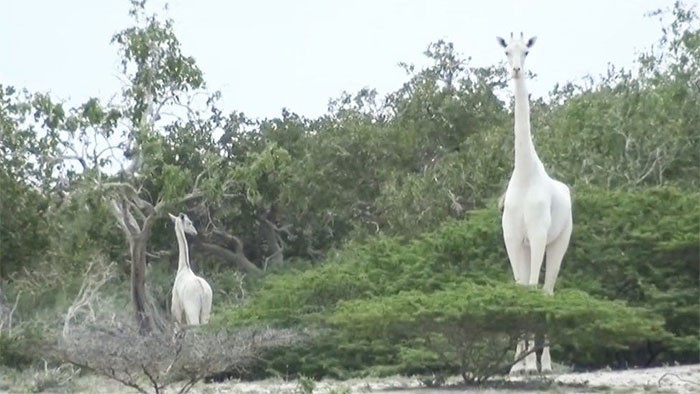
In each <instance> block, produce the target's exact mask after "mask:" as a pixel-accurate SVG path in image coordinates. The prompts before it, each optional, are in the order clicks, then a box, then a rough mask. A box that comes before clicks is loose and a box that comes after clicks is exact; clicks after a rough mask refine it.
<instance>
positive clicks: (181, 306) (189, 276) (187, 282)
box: [168, 213, 212, 325]
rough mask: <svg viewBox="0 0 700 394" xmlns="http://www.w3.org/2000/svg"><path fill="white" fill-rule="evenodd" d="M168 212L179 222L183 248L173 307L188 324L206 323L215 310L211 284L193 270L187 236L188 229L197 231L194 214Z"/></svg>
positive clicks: (180, 247) (178, 318)
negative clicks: (191, 218) (212, 308)
mask: <svg viewBox="0 0 700 394" xmlns="http://www.w3.org/2000/svg"><path fill="white" fill-rule="evenodd" d="M168 215H169V216H170V219H172V221H173V223H175V236H176V237H177V244H178V250H179V256H178V263H177V275H176V276H175V284H174V285H173V298H172V305H171V307H170V311H171V312H172V314H173V316H174V317H175V320H176V321H177V322H178V323H179V324H182V323H183V315H184V318H185V324H190V325H199V324H206V323H207V322H208V321H209V315H210V314H211V300H212V291H211V286H209V283H207V281H206V280H204V278H201V277H199V276H197V275H195V274H194V272H192V269H191V268H190V255H189V251H188V249H187V239H186V238H185V233H188V234H191V235H197V230H196V229H195V228H194V225H192V221H191V220H190V218H189V217H187V215H185V214H184V213H180V214H179V215H178V216H175V215H172V214H170V213H169V214H168Z"/></svg>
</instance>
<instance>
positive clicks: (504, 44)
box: [496, 37, 508, 48]
mask: <svg viewBox="0 0 700 394" xmlns="http://www.w3.org/2000/svg"><path fill="white" fill-rule="evenodd" d="M496 40H498V43H499V44H501V46H502V47H503V48H505V47H507V46H508V44H506V40H504V39H502V38H501V37H496Z"/></svg>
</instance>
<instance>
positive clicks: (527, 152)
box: [514, 75, 540, 176]
mask: <svg viewBox="0 0 700 394" xmlns="http://www.w3.org/2000/svg"><path fill="white" fill-rule="evenodd" d="M514 82H515V169H514V172H515V173H518V174H522V175H523V176H527V175H528V174H530V173H532V172H533V171H535V170H536V169H537V167H538V166H539V165H540V159H539V157H537V152H536V151H535V145H534V144H533V143H532V136H531V134H530V99H529V98H528V94H527V86H526V85H525V76H524V75H521V76H520V78H514Z"/></svg>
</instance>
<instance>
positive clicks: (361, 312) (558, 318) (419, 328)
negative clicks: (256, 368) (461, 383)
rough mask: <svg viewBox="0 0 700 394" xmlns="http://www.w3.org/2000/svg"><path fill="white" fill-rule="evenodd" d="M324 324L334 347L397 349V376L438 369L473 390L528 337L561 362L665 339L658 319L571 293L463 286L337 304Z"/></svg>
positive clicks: (500, 367) (503, 366)
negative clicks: (544, 340)
mask: <svg viewBox="0 0 700 394" xmlns="http://www.w3.org/2000/svg"><path fill="white" fill-rule="evenodd" d="M329 321H330V323H331V324H332V325H333V327H335V328H337V329H338V333H339V334H338V336H339V338H341V340H340V341H339V342H341V343H358V342H359V343H362V341H369V342H378V341H386V342H387V343H393V344H397V345H398V346H395V349H396V350H398V357H397V358H398V361H399V368H398V372H404V373H406V372H413V373H415V372H418V371H419V370H420V369H425V368H426V365H427V366H429V365H431V364H433V365H435V364H436V363H438V365H440V364H442V365H443V366H447V367H448V368H449V369H450V370H453V369H458V370H459V372H460V373H461V374H462V376H463V377H464V379H465V381H477V382H481V381H484V380H485V379H487V378H488V377H490V376H492V375H494V374H496V373H498V372H502V371H505V370H507V369H508V367H510V365H511V363H512V360H513V356H514V355H513V349H514V347H515V344H516V343H517V342H518V341H519V340H521V339H522V338H524V336H525V335H527V333H528V331H530V332H531V330H535V331H537V332H539V333H545V334H547V335H548V337H549V339H550V341H552V342H553V343H554V344H555V345H556V346H566V347H568V348H569V349H572V354H566V356H567V359H568V360H570V359H572V358H575V357H576V352H578V351H579V350H581V349H584V350H585V351H587V352H593V353H595V352H596V351H598V350H601V349H609V348H626V347H627V346H628V345H630V344H638V343H641V342H643V341H644V340H646V339H647V338H663V337H664V336H665V333H664V330H663V328H662V326H663V319H661V318H660V317H654V316H653V315H651V313H649V312H648V311H646V310H643V309H641V308H636V309H635V308H630V307H626V306H624V305H622V304H620V303H614V302H606V301H601V300H597V299H594V298H592V297H590V296H588V295H586V294H585V293H583V292H581V291H578V290H565V291H562V292H560V293H559V294H556V295H555V296H554V297H549V296H547V295H545V294H544V293H542V292H540V291H530V290H529V289H527V288H524V287H521V286H516V285H514V284H492V285H477V284H474V283H471V282H468V281H467V282H463V283H461V284H459V285H456V286H454V287H453V288H450V289H448V290H442V291H436V292H433V293H429V294H426V293H423V292H418V291H408V292H403V293H400V294H397V295H395V296H389V297H380V298H376V299H373V300H356V301H349V302H343V303H341V304H340V305H339V307H338V309H337V310H336V312H335V313H333V315H332V316H331V317H330V319H329Z"/></svg>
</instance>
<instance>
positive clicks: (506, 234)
mask: <svg viewBox="0 0 700 394" xmlns="http://www.w3.org/2000/svg"><path fill="white" fill-rule="evenodd" d="M498 42H499V43H500V44H501V46H502V47H503V48H504V49H505V54H506V56H507V57H508V66H509V68H510V72H511V77H512V79H513V84H514V87H515V165H514V168H513V174H512V175H511V178H510V181H509V182H508V188H507V190H506V193H505V198H504V201H503V217H502V226H503V240H504V242H505V245H506V250H507V252H508V259H509V260H510V265H511V268H512V269H513V276H515V281H516V282H517V283H518V284H521V285H528V286H533V287H537V285H538V284H539V277H540V269H541V268H542V261H543V259H544V258H545V254H546V265H545V277H544V286H543V290H544V291H545V292H546V293H547V294H550V295H552V294H554V284H555V282H556V281H557V276H558V275H559V268H560V267H561V261H562V259H563V258H564V254H565V253H566V250H567V248H568V246H569V239H570V237H571V231H572V228H573V221H572V217H571V196H570V193H569V188H568V187H567V186H566V185H565V184H563V183H561V182H559V181H556V180H554V179H552V178H551V177H550V176H549V175H548V174H547V171H546V170H545V168H544V165H543V164H542V161H540V159H539V157H537V152H536V151H535V146H534V145H533V143H532V138H531V135H530V103H529V99H528V93H527V88H526V86H525V80H526V72H525V68H524V65H525V58H526V57H527V54H528V52H529V51H530V48H532V46H533V44H534V43H535V38H534V37H533V38H530V39H529V40H527V41H525V40H524V39H523V36H522V33H521V35H520V38H519V39H514V38H513V34H512V33H511V37H510V41H509V42H506V41H505V40H504V39H503V38H500V37H498ZM530 339H531V338H530ZM533 345H534V341H532V340H527V341H521V342H520V343H519V344H518V347H517V350H516V357H518V355H520V354H522V353H521V352H523V351H529V350H530V349H531V347H532V346H533ZM551 370H552V360H551V357H550V354H549V346H546V347H545V348H544V349H543V352H542V357H541V371H542V372H543V373H547V372H551ZM522 372H525V373H532V372H537V356H536V354H535V353H534V352H533V353H531V354H529V355H528V356H527V357H526V358H524V359H523V360H521V361H520V362H518V363H516V364H514V365H513V368H512V369H511V374H517V373H522Z"/></svg>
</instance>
